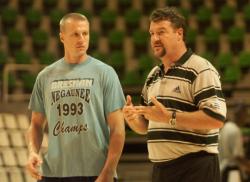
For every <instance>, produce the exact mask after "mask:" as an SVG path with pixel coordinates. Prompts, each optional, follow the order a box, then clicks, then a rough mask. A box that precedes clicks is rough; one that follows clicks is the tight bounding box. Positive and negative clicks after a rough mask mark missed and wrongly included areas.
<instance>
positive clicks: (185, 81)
mask: <svg viewBox="0 0 250 182" xmlns="http://www.w3.org/2000/svg"><path fill="white" fill-rule="evenodd" d="M152 96H155V97H156V98H157V100H158V101H159V102H161V103H162V104H163V105H164V106H165V107H166V109H168V110H171V111H173V110H176V111H177V115H178V112H194V111H198V110H203V111H204V112H205V113H206V114H208V115H209V116H211V117H213V118H216V119H219V120H221V121H224V120H225V118H226V102H225V99H224V96H223V93H222V89H221V82H220V76H219V74H218V72H217V71H216V69H215V68H214V67H213V66H212V64H211V63H210V62H209V61H208V60H206V59H204V58H202V57H200V56H198V55H196V54H194V53H193V52H192V50H191V49H188V50H187V51H186V52H185V54H183V56H182V57H181V58H180V59H179V60H178V61H177V62H176V63H175V64H174V65H173V66H171V67H170V68H169V69H168V71H167V72H166V73H164V66H163V64H161V65H159V66H156V67H154V68H153V69H152V70H151V72H150V73H149V75H148V77H147V80H146V82H145V85H144V87H143V90H142V95H141V104H142V105H152V103H151V100H150V98H151V97H152ZM177 123H178V120H177ZM218 135H219V129H212V130H197V129H196V130H194V129H189V128H183V127H179V126H177V127H175V128H173V127H171V126H170V125H169V124H168V123H160V122H154V121H152V120H150V121H149V126H148V135H147V143H148V151H149V159H150V160H151V161H152V162H164V161H169V160H173V159H176V158H178V157H180V156H183V155H185V154H188V153H192V152H199V151H207V152H209V153H218V149H217V148H218Z"/></svg>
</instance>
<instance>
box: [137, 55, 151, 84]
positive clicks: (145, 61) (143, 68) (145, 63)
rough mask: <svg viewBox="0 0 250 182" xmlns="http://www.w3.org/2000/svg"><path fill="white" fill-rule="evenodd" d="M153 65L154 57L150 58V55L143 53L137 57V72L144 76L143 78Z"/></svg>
mask: <svg viewBox="0 0 250 182" xmlns="http://www.w3.org/2000/svg"><path fill="white" fill-rule="evenodd" d="M153 67H154V59H153V58H152V56H150V55H147V54H143V55H141V56H140V57H139V74H140V76H141V77H143V78H144V80H145V79H146V76H147V75H148V74H149V72H150V70H151V69H152V68H153Z"/></svg>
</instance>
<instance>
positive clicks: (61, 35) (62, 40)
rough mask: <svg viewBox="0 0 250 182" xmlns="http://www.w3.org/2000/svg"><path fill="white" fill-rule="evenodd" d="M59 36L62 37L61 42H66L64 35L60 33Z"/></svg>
mask: <svg viewBox="0 0 250 182" xmlns="http://www.w3.org/2000/svg"><path fill="white" fill-rule="evenodd" d="M59 36H60V40H61V42H62V43H63V42H64V37H63V34H62V33H61V32H60V33H59Z"/></svg>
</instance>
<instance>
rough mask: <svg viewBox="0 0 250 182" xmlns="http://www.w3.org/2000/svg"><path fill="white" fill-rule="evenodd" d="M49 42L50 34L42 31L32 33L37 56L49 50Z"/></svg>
mask: <svg viewBox="0 0 250 182" xmlns="http://www.w3.org/2000/svg"><path fill="white" fill-rule="evenodd" d="M48 42H49V34H48V32H46V31H44V30H42V29H36V30H34V31H33V33H32V45H33V51H34V53H35V55H36V56H38V55H39V53H40V52H41V51H43V50H46V49H47V45H48Z"/></svg>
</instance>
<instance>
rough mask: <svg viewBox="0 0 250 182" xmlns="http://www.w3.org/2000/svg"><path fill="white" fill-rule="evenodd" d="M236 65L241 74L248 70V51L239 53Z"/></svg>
mask: <svg viewBox="0 0 250 182" xmlns="http://www.w3.org/2000/svg"><path fill="white" fill-rule="evenodd" d="M238 63H239V66H240V68H241V70H242V72H243V73H246V72H247V71H248V70H249V68H250V51H249V50H248V51H241V52H240V54H239V56H238Z"/></svg>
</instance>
